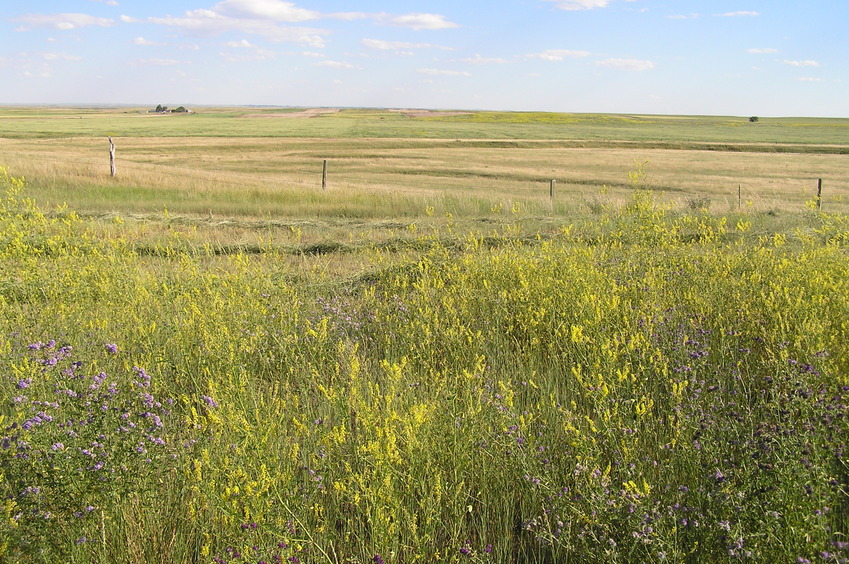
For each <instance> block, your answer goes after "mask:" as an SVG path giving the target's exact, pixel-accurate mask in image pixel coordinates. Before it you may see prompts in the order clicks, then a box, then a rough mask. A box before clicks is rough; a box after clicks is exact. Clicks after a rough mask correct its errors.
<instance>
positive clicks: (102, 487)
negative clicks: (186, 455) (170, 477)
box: [0, 341, 173, 538]
mask: <svg viewBox="0 0 849 564" xmlns="http://www.w3.org/2000/svg"><path fill="white" fill-rule="evenodd" d="M108 350H109V349H108ZM116 350H117V349H116ZM72 356H73V349H72V348H71V347H70V346H62V347H57V345H56V342H55V341H49V342H47V343H41V342H38V343H33V344H32V345H30V346H28V347H27V352H26V353H25V354H24V359H26V361H28V362H29V366H30V367H32V371H31V373H30V374H28V375H27V376H26V377H25V378H18V379H17V380H16V381H15V382H14V385H15V388H16V389H19V390H23V391H25V393H26V394H27V395H26V396H19V397H16V398H15V401H13V403H12V409H13V410H14V411H15V413H14V414H13V417H11V418H10V419H9V420H11V421H12V423H11V424H9V425H8V426H6V427H5V428H3V429H0V462H2V464H3V465H4V466H5V467H6V469H7V471H6V472H5V476H6V480H7V482H9V483H10V485H11V486H12V487H13V491H18V492H20V494H19V495H18V496H17V497H15V499H14V501H15V503H16V504H17V506H18V507H19V508H21V515H20V519H21V520H22V521H21V522H20V526H19V527H18V528H16V529H15V530H18V531H22V533H21V534H24V533H23V532H25V531H27V530H28V528H29V527H30V526H31V525H32V526H34V525H33V523H42V524H43V523H45V522H51V523H52V522H54V521H56V520H57V519H59V520H62V519H71V520H72V521H73V522H77V521H79V522H80V523H83V522H86V521H87V519H86V518H87V516H88V515H89V514H90V513H91V512H92V511H93V510H94V508H95V507H97V506H102V505H103V504H104V503H106V501H107V500H108V499H110V496H113V495H114V494H115V493H120V492H121V491H122V490H124V489H127V488H135V487H136V486H135V485H134V484H138V483H141V482H144V481H145V480H147V479H148V476H151V475H155V474H156V473H158V472H160V471H164V470H165V469H166V468H165V467H164V466H162V465H157V464H155V463H156V462H160V461H167V460H171V459H170V458H167V457H166V455H167V453H168V436H167V435H166V434H165V433H166V429H167V426H168V425H167V422H168V419H169V417H170V415H171V412H170V409H169V406H170V405H171V404H172V403H173V402H172V401H170V400H166V401H165V402H162V401H159V400H158V399H157V398H156V397H155V396H154V395H153V394H152V393H151V391H150V384H151V378H150V376H149V375H148V374H147V373H146V372H145V371H144V369H142V368H138V367H136V368H134V370H133V372H132V373H131V374H120V373H119V374H115V375H112V376H110V375H109V374H107V373H106V372H103V371H93V372H91V373H86V372H85V371H84V370H83V369H82V367H83V363H82V361H80V360H74V359H73V358H72ZM16 420H17V421H20V423H17V422H15V421H16ZM45 516H49V518H47V517H45ZM31 519H36V521H34V522H33V521H31ZM24 521H26V522H27V523H26V524H25V523H24ZM39 526H41V525H39ZM45 538H49V535H47V536H45ZM78 538H85V535H82V536H80V537H78Z"/></svg>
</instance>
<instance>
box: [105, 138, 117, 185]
mask: <svg viewBox="0 0 849 564" xmlns="http://www.w3.org/2000/svg"><path fill="white" fill-rule="evenodd" d="M107 139H109V173H110V174H111V175H112V178H115V142H114V141H112V138H111V137H107Z"/></svg>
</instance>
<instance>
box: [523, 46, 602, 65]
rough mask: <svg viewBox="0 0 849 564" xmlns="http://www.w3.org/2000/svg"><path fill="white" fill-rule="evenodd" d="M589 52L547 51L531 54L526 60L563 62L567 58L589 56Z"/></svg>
mask: <svg viewBox="0 0 849 564" xmlns="http://www.w3.org/2000/svg"><path fill="white" fill-rule="evenodd" d="M591 54H592V53H590V52H589V51H572V50H569V49H549V50H547V51H543V52H542V53H533V54H531V55H527V58H528V59H542V60H543V61H555V62H557V61H564V60H566V59H567V58H579V57H587V56H589V55H591Z"/></svg>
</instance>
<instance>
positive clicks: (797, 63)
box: [784, 60, 820, 67]
mask: <svg viewBox="0 0 849 564" xmlns="http://www.w3.org/2000/svg"><path fill="white" fill-rule="evenodd" d="M784 64H785V65H790V66H791V67H818V66H820V64H819V63H818V62H817V61H787V60H785V61H784Z"/></svg>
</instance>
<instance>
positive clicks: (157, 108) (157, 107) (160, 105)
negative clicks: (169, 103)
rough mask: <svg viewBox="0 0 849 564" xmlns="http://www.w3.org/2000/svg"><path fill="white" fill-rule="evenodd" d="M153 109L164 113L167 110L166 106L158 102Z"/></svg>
mask: <svg viewBox="0 0 849 564" xmlns="http://www.w3.org/2000/svg"><path fill="white" fill-rule="evenodd" d="M155 111H156V113H158V114H164V113H165V112H167V111H168V108H167V107H166V106H163V105H162V104H159V105H158V106H156V110H155Z"/></svg>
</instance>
